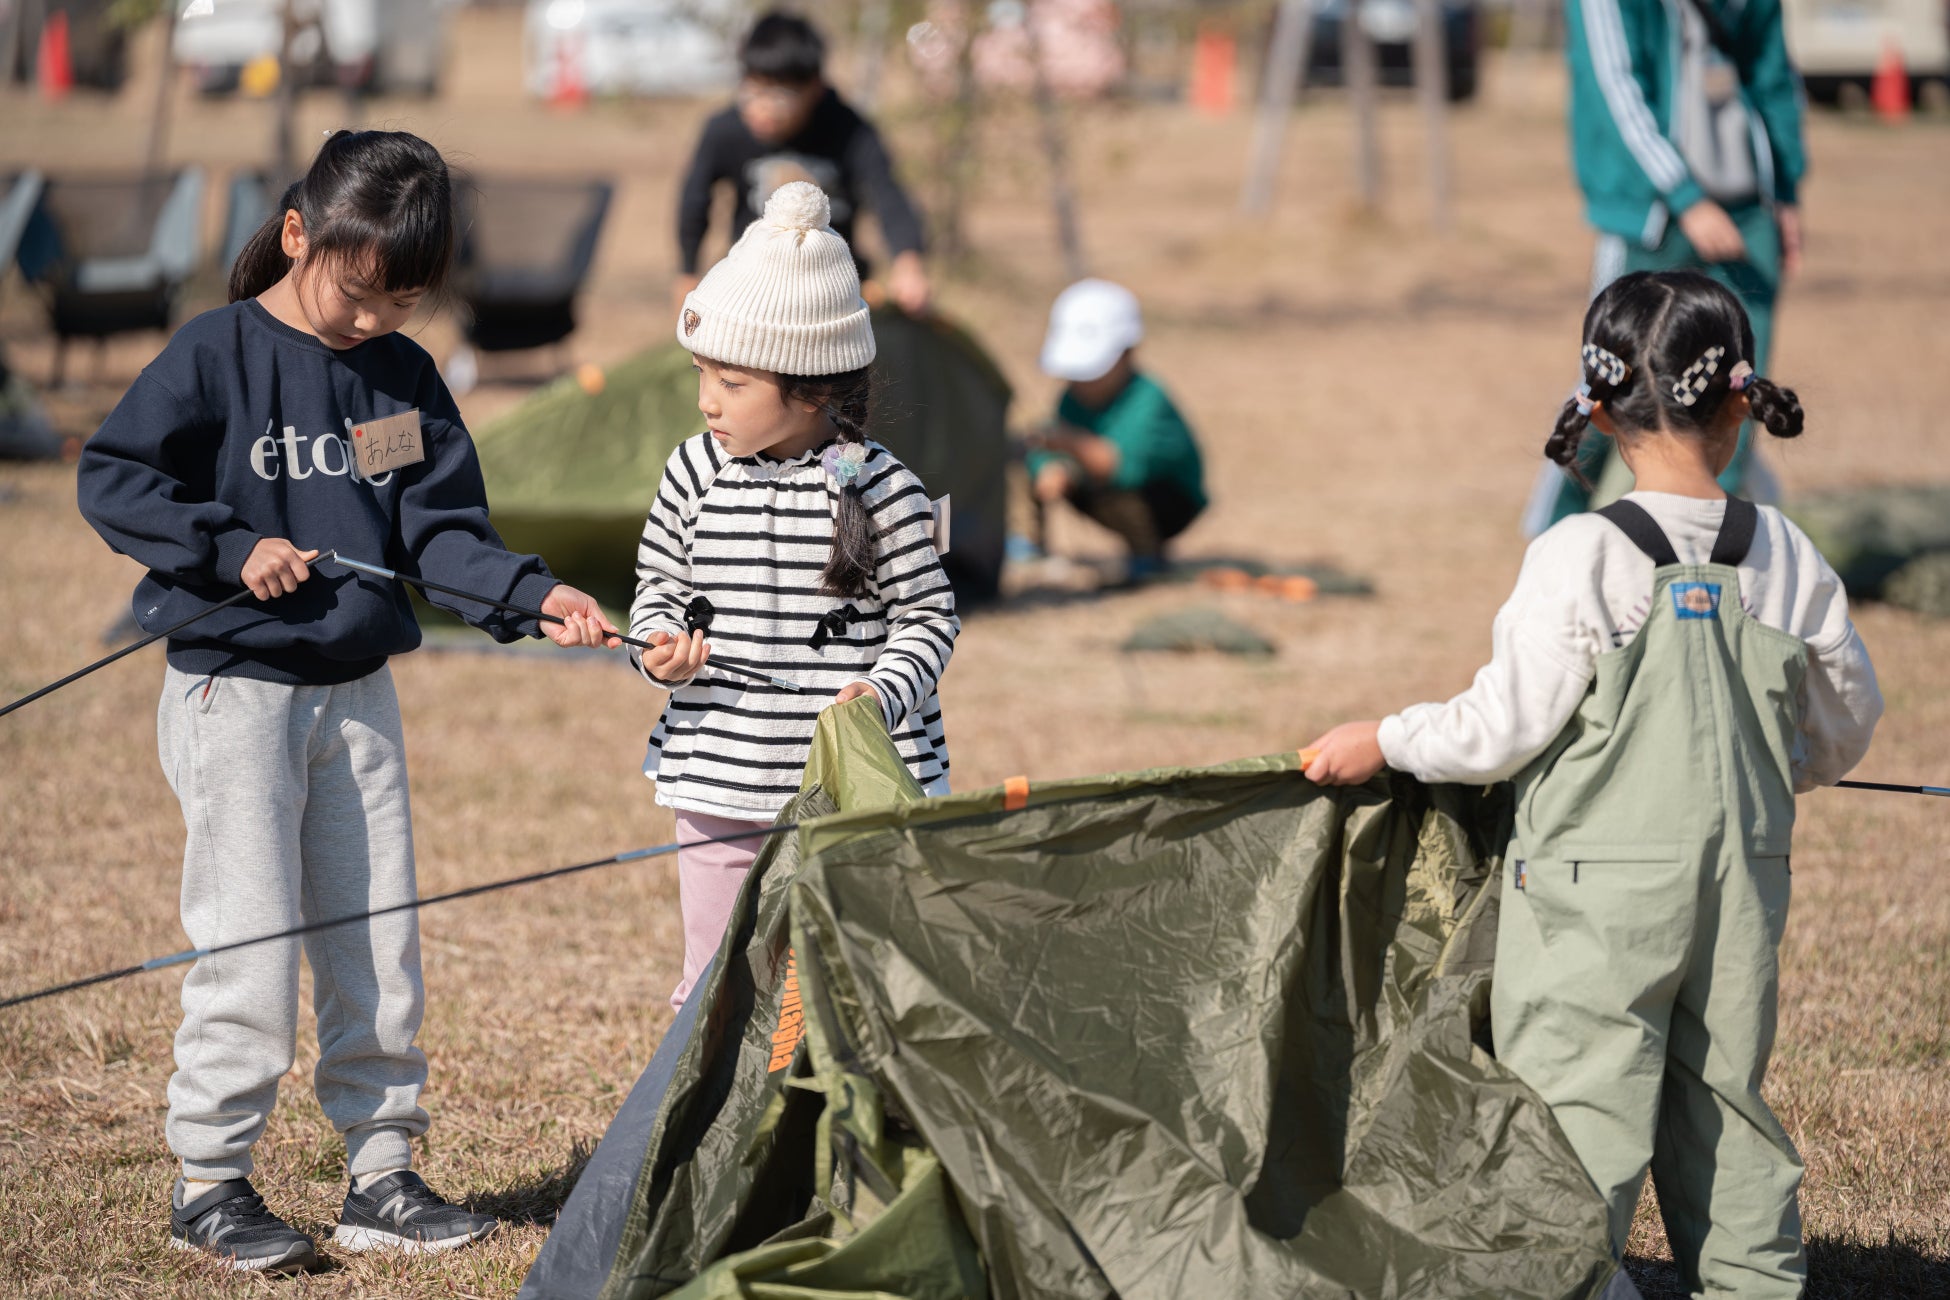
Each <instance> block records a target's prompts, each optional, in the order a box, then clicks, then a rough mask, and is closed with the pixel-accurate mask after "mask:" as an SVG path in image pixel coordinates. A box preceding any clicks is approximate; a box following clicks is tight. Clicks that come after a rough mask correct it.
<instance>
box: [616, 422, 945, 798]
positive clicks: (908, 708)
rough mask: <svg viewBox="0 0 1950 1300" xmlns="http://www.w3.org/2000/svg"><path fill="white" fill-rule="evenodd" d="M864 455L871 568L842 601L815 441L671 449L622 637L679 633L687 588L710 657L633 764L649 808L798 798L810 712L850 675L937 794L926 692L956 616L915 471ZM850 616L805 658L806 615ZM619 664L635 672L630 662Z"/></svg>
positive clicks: (933, 715) (811, 623) (938, 737)
mask: <svg viewBox="0 0 1950 1300" xmlns="http://www.w3.org/2000/svg"><path fill="white" fill-rule="evenodd" d="M867 449H868V456H867V459H866V461H865V462H864V463H863V464H862V466H861V472H860V477H859V483H860V486H861V494H862V497H863V503H864V504H865V506H866V508H867V512H868V514H869V515H870V516H871V518H872V527H873V530H874V534H875V539H874V551H875V566H874V574H873V579H872V581H871V582H870V583H869V590H868V592H867V594H866V595H865V596H852V597H847V596H831V595H825V594H822V593H821V591H820V572H821V570H823V569H824V568H825V567H826V561H827V556H828V554H829V552H830V550H831V548H832V543H833V527H834V518H835V510H836V508H837V505H838V501H839V492H840V489H839V487H838V486H837V485H836V484H835V483H834V482H833V480H832V478H831V477H830V476H829V475H828V474H827V472H826V470H825V469H824V468H823V467H822V466H821V464H820V449H815V450H813V451H810V452H807V453H806V454H805V455H803V456H798V457H795V458H793V459H791V460H778V459H775V458H773V457H769V456H764V455H759V456H750V457H743V458H738V459H734V458H732V457H730V456H728V455H726V454H725V452H724V450H723V449H722V448H720V447H719V446H718V445H717V442H716V440H715V439H713V438H712V437H711V435H710V434H708V433H704V434H699V435H698V436H697V437H694V438H690V439H688V440H686V441H685V442H684V443H682V444H681V445H679V447H678V448H677V450H676V451H675V452H673V453H672V454H671V457H670V463H669V464H668V465H667V466H666V467H665V469H664V477H663V481H662V483H661V484H660V485H659V486H658V489H657V499H656V501H655V502H654V503H652V505H651V507H650V515H649V518H648V519H647V520H646V521H645V524H644V529H643V540H642V541H641V542H640V543H639V544H638V546H637V593H636V600H635V602H634V603H632V605H631V606H630V635H631V636H634V637H637V638H639V639H647V638H648V637H649V636H650V634H651V633H653V632H670V633H675V634H680V635H682V634H685V619H684V614H685V610H686V608H687V607H688V606H689V605H690V603H691V601H692V600H693V599H695V598H696V597H698V596H702V597H704V598H705V599H706V600H708V601H709V602H710V603H711V607H712V610H713V614H712V619H711V625H710V630H709V631H708V632H707V633H705V640H706V641H708V642H709V643H710V645H711V659H710V660H709V661H707V662H706V663H705V665H704V668H703V670H702V671H701V672H699V674H698V675H697V676H696V677H695V678H694V679H692V680H691V681H688V682H685V683H683V684H681V685H679V686H677V687H676V688H675V689H674V690H672V691H671V696H670V699H669V700H668V701H667V702H666V703H665V705H664V711H663V716H662V717H660V718H659V719H658V720H657V726H656V730H655V731H653V732H652V733H651V736H650V747H649V752H648V754H647V755H646V757H645V759H644V764H643V771H644V775H646V776H648V777H649V778H650V779H651V780H653V781H655V782H656V783H657V802H658V803H660V804H663V805H665V806H667V807H671V808H677V809H680V810H683V811H686V812H697V813H705V814H708V815H711V816H717V817H734V818H738V819H741V820H745V821H769V820H771V819H772V818H773V817H775V816H777V814H778V812H779V810H780V809H781V808H783V807H784V806H785V804H786V803H787V801H788V800H790V799H791V798H792V796H793V795H795V794H796V793H798V790H799V780H800V776H801V774H802V772H803V770H804V768H805V765H806V758H807V755H808V753H809V752H810V750H811V746H812V736H813V728H814V726H815V724H816V723H817V721H818V719H819V714H820V711H821V710H822V709H824V708H826V707H827V706H828V705H830V704H831V703H832V702H833V697H834V695H836V694H838V692H839V691H840V690H841V688H843V687H845V686H846V685H848V684H849V683H852V682H856V681H860V682H866V683H868V684H869V685H871V686H872V687H873V689H874V692H875V693H876V694H877V695H878V696H879V697H880V704H881V712H882V714H883V715H884V716H885V718H886V720H887V730H888V733H889V734H890V735H891V736H892V737H893V739H894V747H895V748H896V749H898V750H899V751H900V754H901V757H902V758H903V759H905V760H906V761H907V766H908V770H909V771H910V772H912V773H913V775H914V779H915V780H916V781H918V782H919V783H920V784H921V786H922V788H924V789H926V790H929V791H930V792H942V791H945V790H946V789H947V777H948V741H947V737H946V735H945V734H944V733H943V730H942V725H941V705H940V702H939V700H938V699H937V698H936V696H935V685H936V683H937V682H938V681H939V680H940V678H941V674H942V672H943V671H944V670H945V669H946V668H947V666H948V658H949V656H950V655H951V654H952V653H953V652H954V648H955V638H956V636H957V635H959V633H960V631H961V620H960V619H959V618H957V617H956V615H955V595H954V591H953V589H952V588H950V586H949V585H948V578H947V575H946V574H945V573H943V572H942V569H941V560H940V558H939V556H938V555H937V554H936V553H935V548H934V538H933V530H932V526H931V525H932V520H933V514H932V510H931V508H930V505H929V502H928V495H927V492H926V490H925V489H924V488H923V487H922V486H921V481H920V479H918V478H916V477H915V476H914V474H913V472H912V471H910V470H909V469H908V468H907V467H906V466H905V465H903V464H901V463H900V461H898V460H896V459H895V458H894V455H893V453H891V452H889V451H888V450H887V449H886V448H885V447H882V446H881V445H880V444H879V443H876V442H869V443H868V444H867ZM847 608H851V609H852V611H853V616H852V618H851V619H850V620H849V621H848V622H847V624H846V626H845V629H844V631H837V630H834V631H830V632H829V635H828V637H827V639H826V640H825V642H824V644H823V645H821V646H820V647H818V648H814V646H813V645H812V641H813V636H814V632H815V630H816V629H817V627H818V626H819V622H820V619H821V618H822V617H824V616H827V615H830V614H833V613H836V612H840V611H844V610H845V609H847ZM632 658H633V659H634V660H635V662H636V665H637V668H638V669H639V671H641V670H642V667H643V660H642V655H641V654H640V653H637V652H634V651H633V652H632ZM720 663H736V664H740V665H743V666H745V667H748V668H755V669H758V670H759V671H761V672H764V673H766V674H769V675H772V676H776V677H780V678H784V679H785V680H787V681H790V682H793V683H796V684H797V685H799V686H800V687H801V688H803V689H802V691H801V693H799V694H794V693H792V692H790V691H786V690H782V689H781V688H779V687H775V686H769V685H767V684H765V683H763V682H759V681H753V680H750V679H748V678H745V677H742V676H734V675H732V674H729V673H725V672H722V671H720V670H718V669H716V668H715V667H714V665H715V664H720ZM645 676H646V677H647V676H649V675H648V674H647V673H645ZM650 680H651V681H652V683H653V684H655V685H658V686H664V687H665V689H670V688H669V687H668V686H667V685H666V684H665V683H662V682H658V681H657V680H656V679H655V678H651V679H650Z"/></svg>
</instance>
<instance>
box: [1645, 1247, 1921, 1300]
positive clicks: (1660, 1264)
mask: <svg viewBox="0 0 1950 1300" xmlns="http://www.w3.org/2000/svg"><path fill="white" fill-rule="evenodd" d="M1625 1267H1626V1269H1627V1270H1628V1271H1629V1272H1630V1273H1631V1275H1632V1281H1634V1282H1635V1283H1637V1284H1638V1288H1639V1292H1640V1294H1641V1295H1643V1296H1644V1298H1645V1300H1686V1296H1687V1294H1688V1293H1687V1291H1686V1288H1685V1287H1684V1286H1683V1285H1681V1283H1680V1280H1679V1270H1678V1269H1677V1268H1676V1267H1674V1265H1673V1264H1672V1263H1671V1262H1670V1261H1668V1260H1663V1259H1646V1258H1644V1257H1643V1256H1639V1255H1631V1256H1628V1257H1627V1258H1626V1260H1625ZM1802 1294H1803V1297H1804V1300H1895V1297H1914V1298H1915V1300H1922V1298H1923V1297H1926V1296H1933V1297H1950V1256H1946V1255H1943V1254H1938V1253H1935V1252H1933V1251H1931V1250H1929V1249H1927V1248H1924V1247H1922V1246H1920V1245H1919V1244H1918V1243H1917V1242H1915V1241H1913V1240H1905V1239H1903V1238H1902V1237H1899V1236H1898V1235H1897V1234H1896V1233H1895V1232H1893V1231H1892V1232H1891V1233H1890V1234H1889V1236H1888V1237H1887V1238H1886V1239H1885V1240H1883V1241H1879V1242H1871V1241H1864V1240H1859V1239H1852V1238H1848V1237H1810V1238H1808V1288H1807V1290H1806V1291H1805V1292H1803V1293H1802Z"/></svg>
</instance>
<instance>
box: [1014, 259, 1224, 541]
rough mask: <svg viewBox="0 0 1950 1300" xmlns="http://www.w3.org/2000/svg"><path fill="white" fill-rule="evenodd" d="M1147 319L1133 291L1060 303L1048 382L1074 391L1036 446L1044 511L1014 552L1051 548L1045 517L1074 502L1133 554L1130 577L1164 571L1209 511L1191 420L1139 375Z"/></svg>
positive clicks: (1080, 287)
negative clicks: (1173, 548) (1172, 551)
mask: <svg viewBox="0 0 1950 1300" xmlns="http://www.w3.org/2000/svg"><path fill="white" fill-rule="evenodd" d="M1143 338H1144V317H1143V314H1142V313H1141V312H1140V311H1139V309H1138V301H1137V298H1136V297H1135V296H1134V295H1133V294H1132V293H1131V291H1130V290H1129V289H1126V288H1124V287H1123V286H1121V285H1116V284H1112V283H1110V281H1108V280H1079V281H1078V282H1077V283H1075V284H1073V285H1071V286H1070V287H1069V288H1067V289H1065V290H1064V291H1063V292H1062V293H1061V294H1059V295H1057V299H1056V303H1055V305H1054V306H1052V307H1051V308H1050V318H1049V333H1048V335H1047V336H1046V337H1045V339H1044V341H1043V355H1042V368H1043V373H1044V374H1047V375H1049V376H1050V377H1052V378H1054V379H1061V380H1064V381H1066V382H1067V384H1068V387H1067V388H1065V389H1064V391H1063V397H1062V399H1061V400H1060V401H1059V402H1058V403H1057V407H1056V417H1055V419H1053V420H1052V421H1051V422H1050V423H1049V424H1048V425H1046V426H1044V427H1043V428H1041V429H1039V430H1037V431H1035V432H1034V433H1032V434H1031V435H1030V436H1029V444H1030V452H1029V456H1028V469H1029V475H1028V477H1029V486H1030V489H1031V496H1032V497H1033V499H1034V509H1033V511H1032V512H1031V518H1030V520H1029V521H1028V523H1027V535H1026V536H1023V537H1021V538H1019V539H1017V540H1016V541H1015V542H1014V543H1013V545H1012V550H1014V552H1015V553H1016V554H1017V555H1019V556H1031V557H1033V556H1035V555H1037V554H1039V553H1040V552H1041V550H1042V547H1043V513H1044V510H1045V509H1046V508H1047V507H1048V506H1049V505H1051V504H1054V503H1055V502H1058V501H1066V502H1068V503H1069V504H1070V506H1071V507H1072V508H1074V509H1075V510H1077V511H1078V512H1079V513H1081V514H1083V515H1084V516H1086V517H1087V518H1090V519H1092V520H1095V521H1096V522H1097V523H1099V524H1101V525H1103V526H1104V527H1105V528H1108V529H1109V530H1110V531H1111V532H1113V533H1115V534H1116V535H1117V536H1118V538H1119V539H1120V540H1122V541H1123V543H1124V545H1125V547H1126V548H1127V549H1128V550H1129V552H1130V576H1131V577H1132V578H1144V577H1148V576H1150V575H1152V574H1154V573H1156V572H1158V571H1159V570H1161V569H1162V568H1163V567H1164V560H1165V543H1166V542H1169V541H1170V540H1171V539H1172V538H1174V537H1176V536H1178V534H1180V533H1182V532H1184V531H1185V529H1186V528H1187V527H1189V526H1190V524H1191V522H1192V520H1194V519H1196V518H1197V517H1198V515H1199V513H1200V512H1201V511H1203V510H1204V509H1205V505H1206V497H1205V473H1204V466H1203V464H1202V463H1201V461H1200V459H1199V452H1198V443H1197V442H1196V441H1195V440H1194V439H1193V437H1192V431H1191V428H1190V426H1188V425H1187V424H1186V423H1185V417H1184V416H1182V415H1180V414H1179V413H1178V408H1177V407H1176V406H1173V405H1172V401H1171V398H1170V397H1168V396H1167V395H1166V394H1165V390H1164V389H1163V388H1161V387H1160V386H1159V385H1158V383H1157V381H1156V380H1154V379H1152V378H1151V377H1150V376H1149V375H1147V374H1145V373H1143V372H1142V371H1140V370H1139V369H1138V368H1137V365H1136V363H1135V361H1134V360H1133V354H1134V352H1135V350H1136V348H1137V345H1138V343H1139V342H1140V341H1141V340H1142V339H1143Z"/></svg>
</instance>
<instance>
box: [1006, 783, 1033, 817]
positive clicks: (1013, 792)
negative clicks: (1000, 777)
mask: <svg viewBox="0 0 1950 1300" xmlns="http://www.w3.org/2000/svg"><path fill="white" fill-rule="evenodd" d="M1028 806H1029V778H1028V777H1026V776H1012V777H1010V778H1009V779H1008V780H1006V781H1004V782H1003V783H1002V810H1003V811H1004V812H1021V811H1022V810H1023V809H1024V808H1027V807H1028Z"/></svg>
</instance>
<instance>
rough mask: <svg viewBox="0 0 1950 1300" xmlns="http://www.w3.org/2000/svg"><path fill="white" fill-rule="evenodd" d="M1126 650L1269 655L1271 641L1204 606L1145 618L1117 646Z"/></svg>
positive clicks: (1235, 620) (1271, 647)
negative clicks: (1212, 651) (1204, 651)
mask: <svg viewBox="0 0 1950 1300" xmlns="http://www.w3.org/2000/svg"><path fill="white" fill-rule="evenodd" d="M1120 648H1121V649H1123V650H1125V651H1126V652H1129V651H1142V650H1169V651H1174V652H1176V653H1179V654H1190V653H1192V652H1194V651H1199V650H1216V651H1218V652H1219V653H1221V654H1229V655H1270V654H1272V653H1273V651H1274V646H1273V643H1272V642H1271V641H1269V640H1267V639H1266V638H1265V637H1263V636H1261V635H1260V634H1259V633H1258V632H1256V631H1254V630H1253V629H1252V628H1250V627H1247V626H1246V625H1245V624H1244V623H1241V622H1239V621H1238V620H1237V619H1232V618H1227V617H1226V616H1225V615H1224V614H1221V613H1220V612H1219V611H1218V610H1216V609H1209V608H1206V607H1203V606H1200V607H1196V608H1192V609H1180V610H1173V611H1172V612H1171V613H1169V614H1160V615H1158V616H1157V617H1156V618H1148V619H1146V620H1145V621H1144V622H1142V623H1140V624H1138V625H1137V626H1136V627H1135V628H1133V629H1132V630H1131V634H1130V636H1128V637H1126V638H1124V644H1123V645H1122V646H1121V647H1120Z"/></svg>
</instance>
